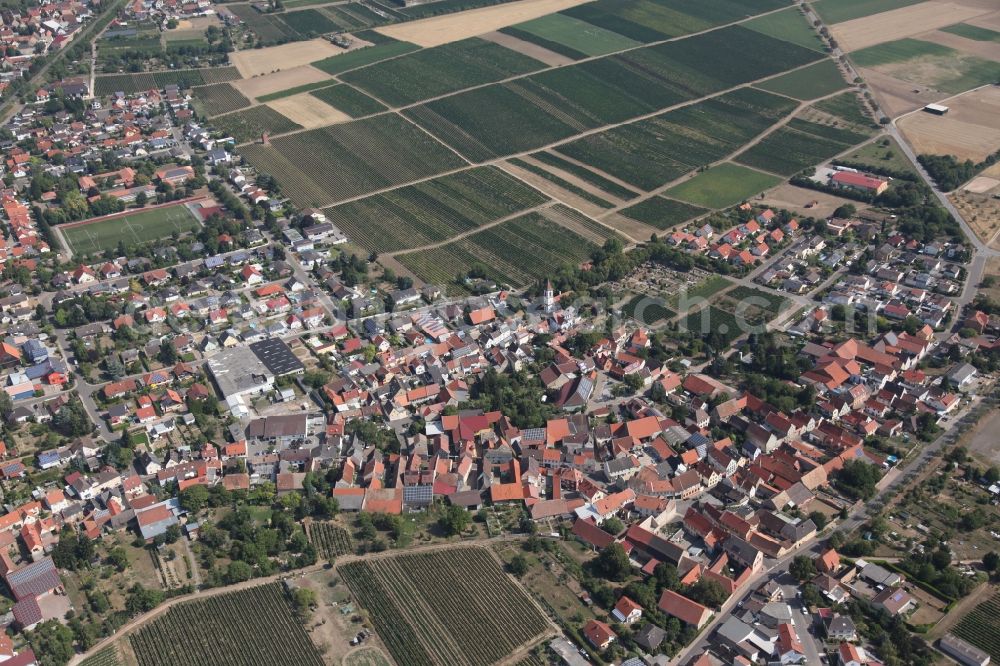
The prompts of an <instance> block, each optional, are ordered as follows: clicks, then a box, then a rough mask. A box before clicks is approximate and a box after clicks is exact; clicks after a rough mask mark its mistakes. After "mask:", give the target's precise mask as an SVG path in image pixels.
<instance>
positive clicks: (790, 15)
mask: <svg viewBox="0 0 1000 666" xmlns="http://www.w3.org/2000/svg"><path fill="white" fill-rule="evenodd" d="M743 25H744V26H745V27H747V28H750V29H751V30H756V31H757V32H762V33H764V34H765V35H770V36H771V37H777V38H778V39H783V40H785V41H786V42H791V43H793V44H798V45H799V46H804V47H806V48H807V49H813V50H814V51H822V50H823V42H822V40H820V37H819V34H818V33H817V32H816V31H815V30H814V29H813V27H812V26H811V25H809V23H808V22H807V21H806V17H805V16H804V15H803V14H802V12H801V11H799V9H798V8H797V7H793V8H790V9H786V10H785V11H783V12H777V13H774V14H768V15H767V16H760V17H758V18H755V19H751V20H750V21H747V22H746V23H744V24H743Z"/></svg>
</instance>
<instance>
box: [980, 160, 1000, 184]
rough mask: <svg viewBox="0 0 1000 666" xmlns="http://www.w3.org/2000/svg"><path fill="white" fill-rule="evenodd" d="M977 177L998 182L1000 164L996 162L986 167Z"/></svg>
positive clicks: (999, 178)
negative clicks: (984, 177) (993, 179)
mask: <svg viewBox="0 0 1000 666" xmlns="http://www.w3.org/2000/svg"><path fill="white" fill-rule="evenodd" d="M979 175H980V176H986V177H987V178H996V179H997V180H1000V162H997V163H996V164H994V165H993V166H991V167H986V168H985V169H983V171H982V173H980V174H979Z"/></svg>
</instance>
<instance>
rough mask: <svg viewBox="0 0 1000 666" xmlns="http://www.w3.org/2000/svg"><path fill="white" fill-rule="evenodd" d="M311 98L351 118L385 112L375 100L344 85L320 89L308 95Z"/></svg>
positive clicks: (339, 84)
mask: <svg viewBox="0 0 1000 666" xmlns="http://www.w3.org/2000/svg"><path fill="white" fill-rule="evenodd" d="M309 94H310V95H312V96H313V97H315V98H316V99H318V100H321V101H323V102H326V103H327V104H329V105H330V106H332V107H333V108H335V109H338V110H340V111H343V112H344V113H346V114H347V115H349V116H350V117H352V118H361V117H363V116H369V115H371V114H373V113H380V112H382V111H385V109H386V107H385V105H384V104H382V102H380V101H378V100H377V99H372V98H371V97H369V96H368V95H366V94H364V93H363V92H361V91H360V90H357V89H355V88H352V87H351V86H349V85H347V84H346V83H338V84H337V85H335V86H329V87H327V88H320V89H319V90H314V91H312V92H311V93H309Z"/></svg>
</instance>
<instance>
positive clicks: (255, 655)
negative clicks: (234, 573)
mask: <svg viewBox="0 0 1000 666" xmlns="http://www.w3.org/2000/svg"><path fill="white" fill-rule="evenodd" d="M129 642H130V644H131V645H132V648H133V649H134V650H135V653H136V657H137V658H138V661H139V666H205V665H206V664H212V665H213V666H251V665H253V664H296V666H323V659H322V657H321V655H320V653H319V651H318V650H317V649H316V647H315V646H314V645H313V644H312V641H311V640H310V638H309V635H308V634H307V633H306V632H305V629H303V628H302V625H301V624H300V623H299V622H298V620H297V619H296V618H295V616H294V615H293V613H292V607H291V604H290V603H289V601H288V599H287V597H286V596H285V593H284V591H283V590H282V587H281V585H280V584H278V583H272V584H269V585H260V586H257V587H251V588H248V589H245V590H240V591H238V592H231V593H228V594H220V595H217V596H213V597H209V598H207V599H203V600H198V601H190V602H187V603H183V604H179V605H177V606H174V607H173V608H171V609H169V610H168V611H167V612H166V613H165V614H164V615H161V616H160V617H158V618H156V619H154V620H152V621H151V622H149V623H148V624H145V625H143V626H142V627H141V628H140V629H139V630H137V631H136V632H135V633H133V634H131V635H130V636H129Z"/></svg>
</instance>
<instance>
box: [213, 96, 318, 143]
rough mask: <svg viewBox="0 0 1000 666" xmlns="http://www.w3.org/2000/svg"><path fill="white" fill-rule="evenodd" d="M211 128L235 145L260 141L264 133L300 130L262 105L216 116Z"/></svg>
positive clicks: (299, 127) (297, 125)
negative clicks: (234, 141) (229, 138)
mask: <svg viewBox="0 0 1000 666" xmlns="http://www.w3.org/2000/svg"><path fill="white" fill-rule="evenodd" d="M212 127H214V128H215V129H217V130H219V131H220V132H222V133H224V134H228V135H230V136H232V137H233V138H234V139H235V140H236V143H246V142H248V141H257V140H260V138H261V135H262V134H263V133H264V132H268V133H270V134H282V133H284V132H292V131H294V130H298V129H302V125H299V124H298V123H296V122H293V121H291V120H289V119H288V118H286V117H285V116H283V115H281V114H280V113H278V112H277V111H275V110H274V109H272V108H271V107H269V106H263V105H262V106H254V107H251V108H249V109H246V110H244V111H236V112H235V113H227V114H226V115H224V116H216V117H215V118H213V119H212Z"/></svg>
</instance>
